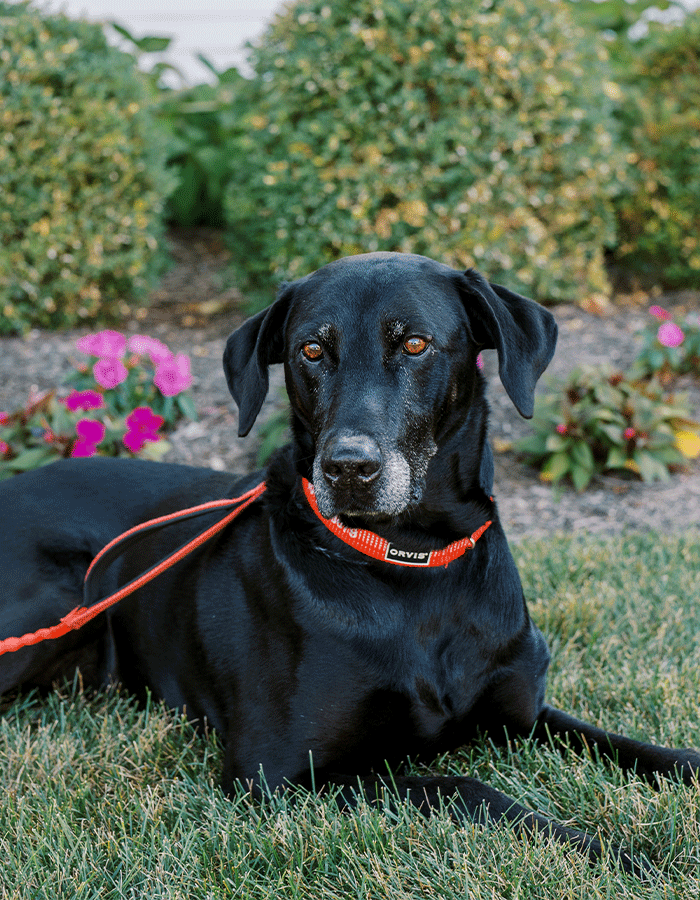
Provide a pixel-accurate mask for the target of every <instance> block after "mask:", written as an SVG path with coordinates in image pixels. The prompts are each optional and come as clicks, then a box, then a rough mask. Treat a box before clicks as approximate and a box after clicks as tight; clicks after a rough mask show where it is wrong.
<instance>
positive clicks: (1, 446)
mask: <svg viewBox="0 0 700 900" xmlns="http://www.w3.org/2000/svg"><path fill="white" fill-rule="evenodd" d="M9 450H10V445H9V444H7V443H6V442H5V441H0V456H4V455H5V454H6V453H8V452H9Z"/></svg>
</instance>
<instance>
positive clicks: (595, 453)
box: [516, 366, 700, 491]
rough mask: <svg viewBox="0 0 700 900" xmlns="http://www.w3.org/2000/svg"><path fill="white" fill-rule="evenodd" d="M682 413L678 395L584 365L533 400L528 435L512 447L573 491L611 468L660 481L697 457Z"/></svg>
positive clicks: (693, 425) (695, 426)
mask: <svg viewBox="0 0 700 900" xmlns="http://www.w3.org/2000/svg"><path fill="white" fill-rule="evenodd" d="M688 416H689V410H688V406H687V402H686V399H685V398H684V397H673V396H667V395H665V394H664V393H663V390H662V388H661V386H660V385H659V384H658V383H657V382H654V381H651V382H648V383H644V382H636V381H632V380H631V379H630V378H629V377H628V376H625V375H622V374H621V373H619V372H613V371H611V370H609V369H606V368H604V367H603V368H601V367H599V366H597V367H593V366H588V367H585V366H584V367H582V368H580V369H576V370H575V371H573V372H572V373H571V375H570V376H569V377H568V379H567V380H566V381H565V382H564V383H562V384H557V385H556V386H555V390H554V392H552V393H549V394H547V395H546V396H544V397H538V398H537V402H536V404H535V415H534V417H533V420H532V427H533V431H534V434H533V435H532V436H530V437H527V438H524V439H522V440H521V441H519V442H518V443H517V445H516V448H517V449H518V450H519V451H520V452H521V453H522V454H523V455H524V457H525V459H526V460H527V461H528V462H530V463H531V464H533V465H536V466H537V467H538V468H539V469H541V477H542V479H543V480H544V481H551V482H553V483H555V484H556V483H557V482H558V481H560V480H561V479H563V478H565V477H569V478H571V480H572V482H573V484H574V487H575V488H576V490H579V491H582V490H584V489H585V488H586V487H587V486H588V484H589V482H590V481H591V479H592V478H593V476H594V475H596V474H599V473H602V472H610V471H615V470H621V471H623V472H625V471H628V472H633V473H634V474H636V475H638V476H640V477H641V478H642V479H643V480H644V481H666V480H668V478H669V474H670V472H671V471H673V470H674V469H678V468H682V467H683V466H684V465H685V463H686V462H687V460H688V459H690V458H693V457H695V456H697V455H698V452H699V446H700V441H699V440H698V434H699V433H700V424H699V423H697V422H695V421H693V420H692V419H690V418H688Z"/></svg>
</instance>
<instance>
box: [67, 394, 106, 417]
mask: <svg viewBox="0 0 700 900" xmlns="http://www.w3.org/2000/svg"><path fill="white" fill-rule="evenodd" d="M63 404H64V406H65V407H66V409H69V410H70V411H71V412H75V411H76V410H77V409H81V410H83V412H88V411H89V410H91V409H102V407H103V406H104V405H105V402H104V400H103V398H102V394H98V393H97V391H76V390H73V391H71V393H70V395H69V396H68V397H66V399H65V400H64V401H63Z"/></svg>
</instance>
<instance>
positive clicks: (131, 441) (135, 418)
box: [122, 406, 165, 453]
mask: <svg viewBox="0 0 700 900" xmlns="http://www.w3.org/2000/svg"><path fill="white" fill-rule="evenodd" d="M163 422H165V419H164V418H163V417H162V416H156V415H154V414H153V412H152V411H151V410H150V409H149V408H148V407H147V406H139V407H137V409H135V410H134V411H133V412H132V413H131V414H130V415H128V416H127V417H126V425H127V431H126V434H125V435H124V437H123V438H122V443H123V444H124V446H125V447H126V448H127V449H128V450H131V452H132V453H138V452H139V450H140V449H141V447H143V445H144V444H145V443H146V441H159V440H160V435H159V434H157V433H156V432H157V431H158V429H159V428H160V426H161V425H162V424H163Z"/></svg>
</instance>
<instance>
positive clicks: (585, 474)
mask: <svg viewBox="0 0 700 900" xmlns="http://www.w3.org/2000/svg"><path fill="white" fill-rule="evenodd" d="M592 477H593V471H592V470H591V469H587V468H585V467H584V466H573V467H572V469H571V480H572V481H573V483H574V487H575V488H576V490H577V491H579V492H581V491H585V489H586V488H587V487H588V485H589V483H590V481H591V478H592Z"/></svg>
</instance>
